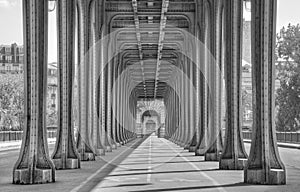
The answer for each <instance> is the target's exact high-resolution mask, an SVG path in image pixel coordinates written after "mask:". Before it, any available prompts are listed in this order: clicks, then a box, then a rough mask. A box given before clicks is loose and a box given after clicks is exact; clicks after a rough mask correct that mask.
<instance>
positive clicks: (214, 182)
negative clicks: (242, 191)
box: [162, 139, 226, 192]
mask: <svg viewBox="0 0 300 192" xmlns="http://www.w3.org/2000/svg"><path fill="white" fill-rule="evenodd" d="M162 141H163V142H164V143H166V144H167V145H168V146H169V147H170V148H171V150H173V151H174V152H176V151H175V150H174V149H173V147H172V146H171V145H170V144H169V143H167V142H166V141H165V140H164V139H162ZM179 156H180V157H181V158H183V159H184V160H185V161H186V162H187V163H189V164H190V165H191V166H192V167H194V168H195V169H196V170H198V171H200V174H201V175H203V176H204V177H206V178H207V179H209V180H211V181H212V183H213V185H215V186H219V185H220V183H219V182H218V181H216V180H215V179H213V178H211V177H210V176H208V175H207V174H206V173H204V172H203V171H201V169H199V168H198V167H197V166H196V165H195V164H194V163H193V162H190V161H189V160H188V159H187V158H186V157H184V156H182V155H181V154H179ZM217 189H218V191H222V192H226V190H225V189H224V188H223V187H218V188H217Z"/></svg>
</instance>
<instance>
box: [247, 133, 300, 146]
mask: <svg viewBox="0 0 300 192" xmlns="http://www.w3.org/2000/svg"><path fill="white" fill-rule="evenodd" d="M276 137H277V142H282V143H296V144H298V143H300V133H297V132H277V133H276ZM243 138H244V139H252V132H250V131H243Z"/></svg>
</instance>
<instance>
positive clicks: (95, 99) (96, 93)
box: [90, 1, 105, 156]
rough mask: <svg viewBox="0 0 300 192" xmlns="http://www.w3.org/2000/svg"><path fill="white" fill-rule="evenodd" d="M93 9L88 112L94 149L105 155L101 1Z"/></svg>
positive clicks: (97, 153) (98, 153)
mask: <svg viewBox="0 0 300 192" xmlns="http://www.w3.org/2000/svg"><path fill="white" fill-rule="evenodd" d="M94 3H95V9H93V12H94V13H93V14H92V18H91V23H92V31H91V32H92V33H91V36H92V37H91V39H92V41H91V44H92V53H91V54H92V59H93V64H92V66H93V67H92V69H91V70H90V71H91V77H92V82H91V84H92V90H91V94H92V97H91V102H92V106H91V107H92V110H91V111H92V114H90V115H91V116H92V117H93V124H92V127H93V128H92V144H93V147H94V150H95V154H96V155H101V156H102V155H105V149H104V146H103V145H102V143H101V126H100V120H101V113H100V110H101V109H99V107H100V106H101V105H100V98H99V97H100V91H101V90H100V78H101V69H100V68H101V67H100V66H99V63H100V60H101V56H102V55H101V48H102V47H101V45H102V44H100V45H99V41H101V38H102V34H103V33H102V30H103V27H102V19H101V18H102V14H103V13H102V10H101V9H102V6H103V4H102V1H95V2H94Z"/></svg>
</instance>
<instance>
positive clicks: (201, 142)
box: [195, 0, 208, 156]
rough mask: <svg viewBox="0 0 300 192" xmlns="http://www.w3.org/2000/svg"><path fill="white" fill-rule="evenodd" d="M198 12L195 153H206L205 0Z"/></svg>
mask: <svg viewBox="0 0 300 192" xmlns="http://www.w3.org/2000/svg"><path fill="white" fill-rule="evenodd" d="M198 10H199V11H198V13H199V14H200V15H199V25H200V29H199V30H200V32H199V40H200V44H199V45H198V49H197V56H198V59H197V61H199V65H198V68H199V69H198V70H197V71H199V76H198V85H197V87H198V88H199V90H198V91H197V92H198V95H199V98H198V103H199V125H198V126H199V127H198V130H199V131H198V134H197V137H196V140H197V145H196V150H195V155H197V156H199V155H204V153H205V151H206V147H207V133H206V132H207V91H208V90H207V85H206V77H207V75H206V73H207V65H206V62H205V52H206V49H205V46H204V43H205V36H206V35H207V29H206V26H207V25H206V23H205V22H206V20H207V18H205V17H207V16H206V15H205V6H204V2H203V0H201V1H200V2H199V5H198Z"/></svg>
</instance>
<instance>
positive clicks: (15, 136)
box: [0, 130, 56, 142]
mask: <svg viewBox="0 0 300 192" xmlns="http://www.w3.org/2000/svg"><path fill="white" fill-rule="evenodd" d="M22 135H23V131H0V142H3V141H18V140H22ZM47 137H48V138H55V137H56V131H55V130H47Z"/></svg>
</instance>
